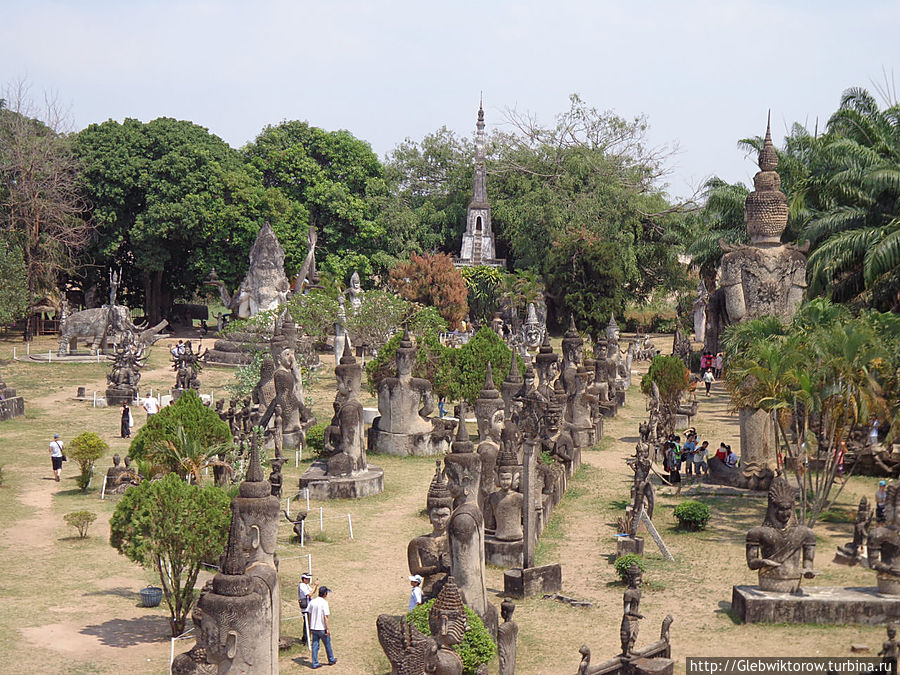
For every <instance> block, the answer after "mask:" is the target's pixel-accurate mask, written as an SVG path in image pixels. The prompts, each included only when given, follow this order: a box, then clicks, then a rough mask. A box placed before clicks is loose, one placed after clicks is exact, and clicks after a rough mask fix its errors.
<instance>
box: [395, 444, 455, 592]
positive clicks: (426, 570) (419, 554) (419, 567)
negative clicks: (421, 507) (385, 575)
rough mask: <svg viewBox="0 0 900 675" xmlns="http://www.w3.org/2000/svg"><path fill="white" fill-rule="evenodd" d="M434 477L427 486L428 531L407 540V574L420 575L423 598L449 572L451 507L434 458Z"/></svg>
mask: <svg viewBox="0 0 900 675" xmlns="http://www.w3.org/2000/svg"><path fill="white" fill-rule="evenodd" d="M436 465H437V466H436V468H435V472H434V478H433V479H432V481H431V486H430V487H429V488H428V500H427V503H426V509H427V511H428V520H429V521H431V527H432V530H431V533H430V534H423V535H422V536H420V537H416V538H415V539H413V540H412V541H410V542H409V546H408V547H407V549H406V557H407V561H408V563H409V573H410V574H418V575H420V576H421V577H422V578H423V581H422V595H423V597H424V598H425V599H428V598H433V597H435V596H436V595H437V594H438V593H439V592H440V590H441V588H442V587H443V585H444V580H445V579H446V578H447V575H448V574H450V540H449V538H448V536H447V526H448V525H449V523H450V512H451V511H452V510H453V495H452V494H450V488H449V487H448V486H447V481H445V480H444V474H443V472H442V471H441V461H440V460H437V461H436Z"/></svg>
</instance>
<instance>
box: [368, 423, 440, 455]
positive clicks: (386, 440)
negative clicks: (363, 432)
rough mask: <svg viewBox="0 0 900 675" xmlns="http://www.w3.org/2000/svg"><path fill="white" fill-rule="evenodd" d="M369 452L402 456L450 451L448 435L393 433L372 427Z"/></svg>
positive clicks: (437, 453) (438, 453)
mask: <svg viewBox="0 0 900 675" xmlns="http://www.w3.org/2000/svg"><path fill="white" fill-rule="evenodd" d="M368 451H369V452H377V453H380V454H383V455H400V456H402V457H407V456H410V455H412V456H415V457H434V456H440V455H445V454H447V453H448V452H450V436H449V435H447V436H436V435H434V434H433V433H423V434H394V433H391V432H389V431H382V430H381V429H376V428H375V427H372V428H370V429H369V448H368Z"/></svg>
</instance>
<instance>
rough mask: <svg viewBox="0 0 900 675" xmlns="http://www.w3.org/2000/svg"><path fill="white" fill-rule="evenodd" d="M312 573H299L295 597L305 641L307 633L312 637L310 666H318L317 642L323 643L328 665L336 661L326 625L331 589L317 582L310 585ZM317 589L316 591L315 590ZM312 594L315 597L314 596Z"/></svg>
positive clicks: (329, 632)
mask: <svg viewBox="0 0 900 675" xmlns="http://www.w3.org/2000/svg"><path fill="white" fill-rule="evenodd" d="M311 581H312V575H310V574H308V573H305V572H304V573H303V574H302V575H300V584H299V586H298V587H297V599H298V602H299V603H300V611H301V612H302V614H303V637H302V640H303V642H304V643H305V642H306V638H307V635H309V636H311V638H312V646H311V650H312V667H313V668H318V667H319V666H320V665H322V664H320V663H319V643H322V644H324V645H325V654H326V655H327V656H328V665H329V666H333V665H334V664H335V663H337V658H335V656H334V652H333V651H332V649H331V630H330V628H329V626H328V617H329V616H330V615H331V611H330V610H329V607H328V594H329V593H330V592H331V589H330V588H328V586H319V584H318V582H316V583H315V584H313V585H310V583H311ZM316 589H318V592H317V591H316ZM313 595H315V596H316V597H315V598H314V597H313Z"/></svg>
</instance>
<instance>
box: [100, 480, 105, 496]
mask: <svg viewBox="0 0 900 675" xmlns="http://www.w3.org/2000/svg"><path fill="white" fill-rule="evenodd" d="M105 496H106V477H105V476H104V478H103V485H102V486H101V487H100V499H101V500H102V499H103V498H104V497H105Z"/></svg>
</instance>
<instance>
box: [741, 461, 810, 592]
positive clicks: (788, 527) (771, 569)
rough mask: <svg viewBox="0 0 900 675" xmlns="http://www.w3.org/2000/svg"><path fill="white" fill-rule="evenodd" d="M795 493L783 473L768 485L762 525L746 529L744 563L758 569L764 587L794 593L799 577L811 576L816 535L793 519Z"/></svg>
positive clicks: (761, 585)
mask: <svg viewBox="0 0 900 675" xmlns="http://www.w3.org/2000/svg"><path fill="white" fill-rule="evenodd" d="M795 501H796V494H795V490H794V488H792V487H791V485H790V484H789V483H788V481H787V479H786V478H785V477H784V476H778V477H776V478H775V479H774V480H773V481H772V485H771V487H770V488H769V503H768V508H767V509H766V518H765V520H764V521H763V524H762V526H760V527H754V528H752V529H750V531H749V532H747V565H748V566H749V567H750V569H751V570H758V571H759V587H760V589H762V590H764V591H777V592H781V593H796V592H797V591H798V590H799V589H800V581H801V579H802V578H803V577H806V578H807V579H812V578H813V577H815V576H816V575H817V574H818V572H816V571H815V570H814V569H813V560H814V559H815V554H816V535H815V533H814V532H813V531H812V530H811V529H810V528H808V527H806V526H805V525H800V523H798V522H797V516H796V514H795V513H794V506H795Z"/></svg>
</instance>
